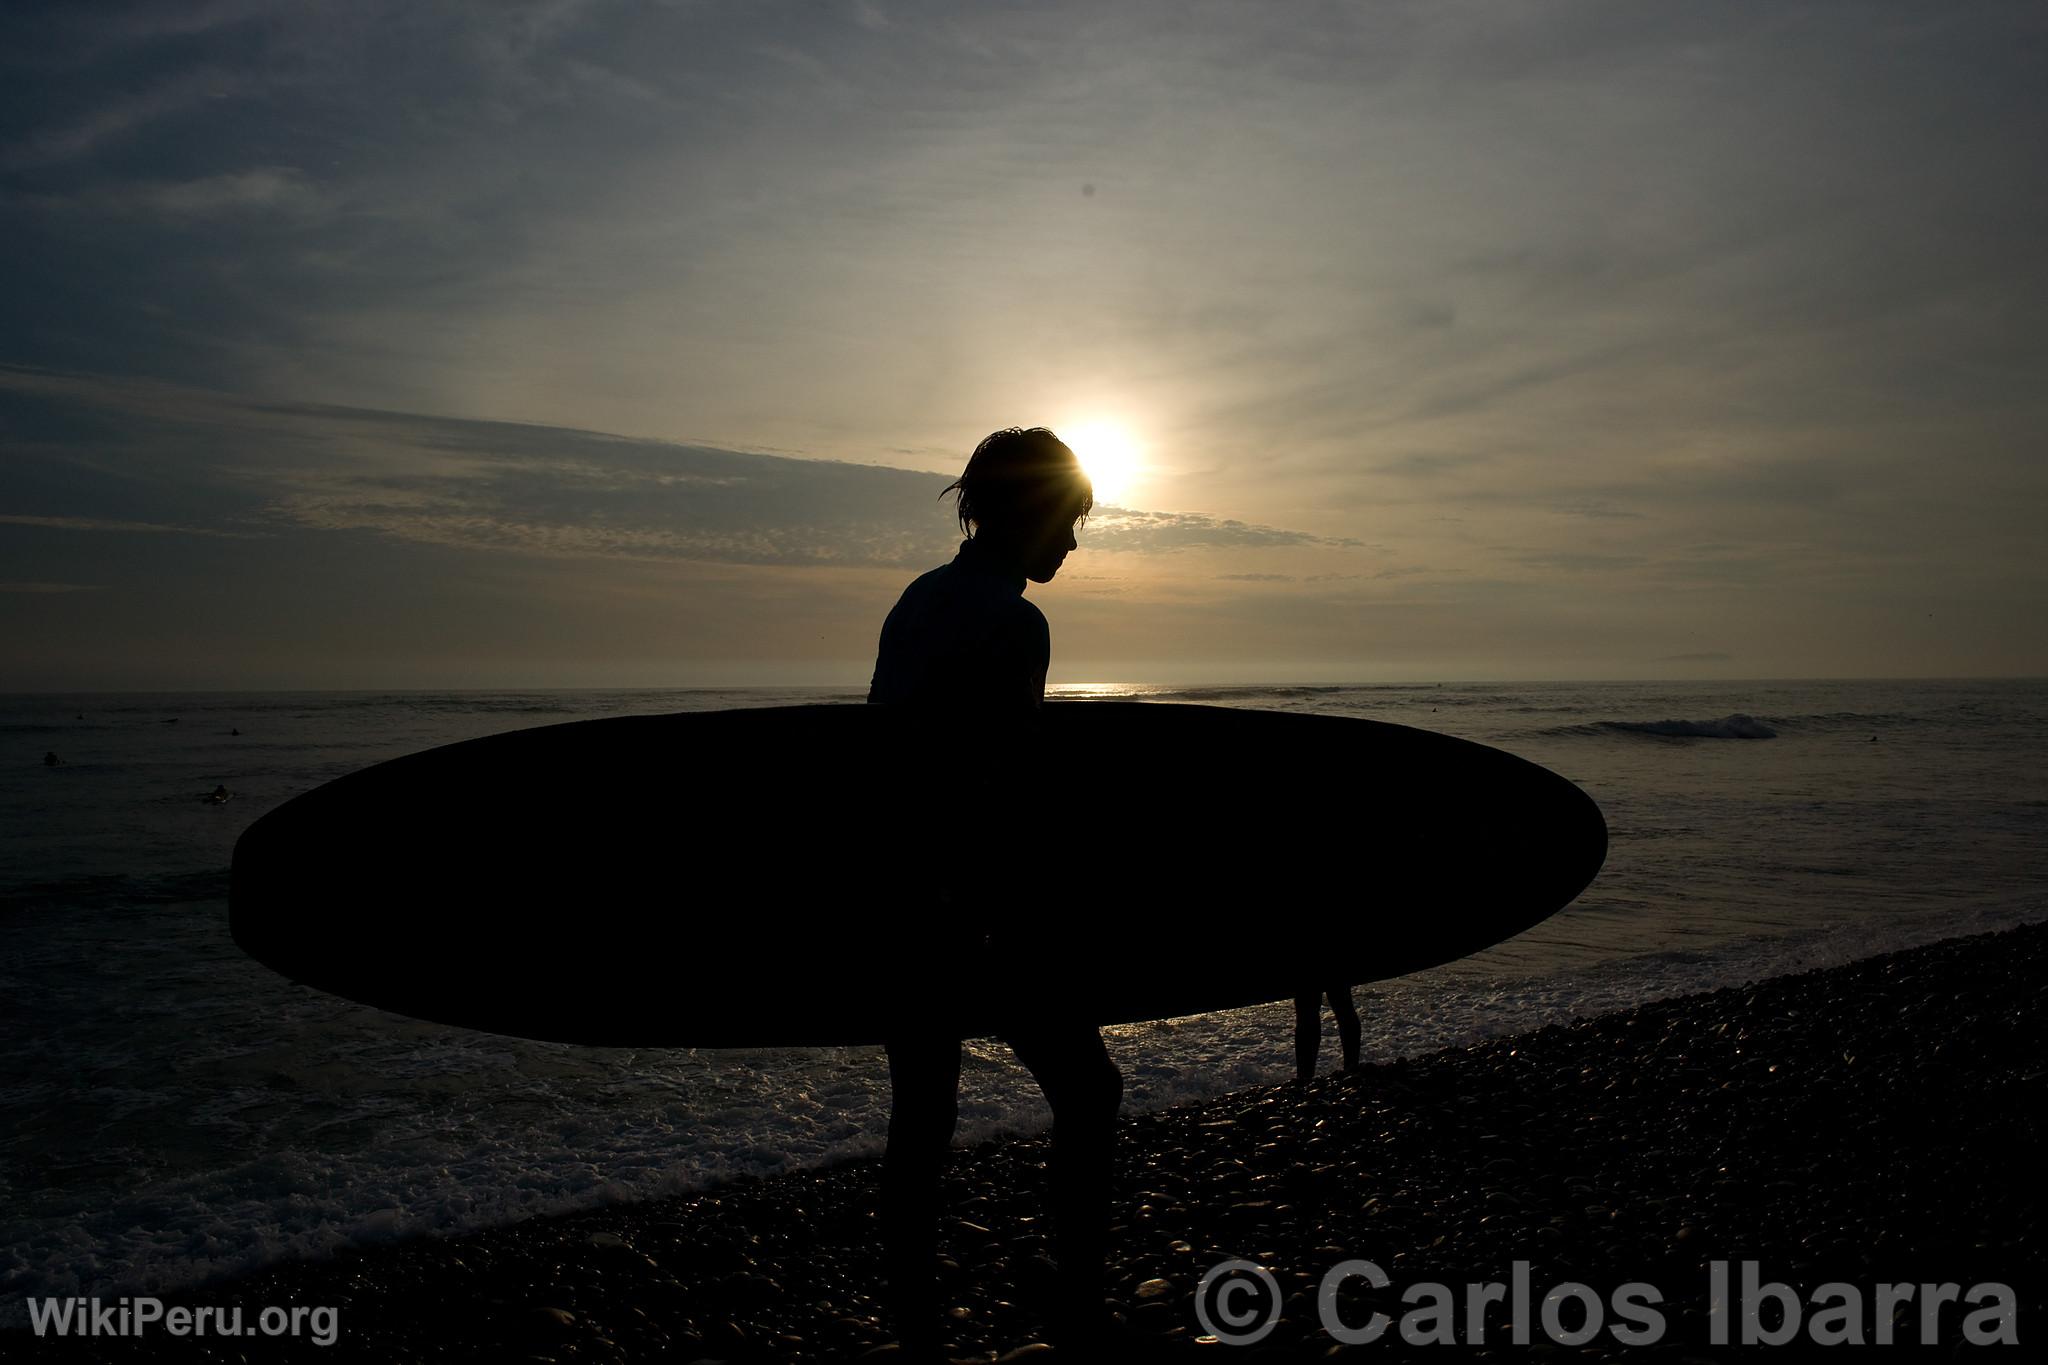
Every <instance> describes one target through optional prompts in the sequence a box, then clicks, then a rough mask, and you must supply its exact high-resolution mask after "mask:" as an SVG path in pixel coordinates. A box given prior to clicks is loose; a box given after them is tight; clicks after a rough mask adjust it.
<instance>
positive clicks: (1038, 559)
mask: <svg viewBox="0 0 2048 1365" xmlns="http://www.w3.org/2000/svg"><path fill="white" fill-rule="evenodd" d="M1080 520H1081V517H1080V513H1079V512H1078V511H1067V512H1064V513H1063V514H1062V515H1061V516H1060V517H1058V518H1057V519H1055V520H1053V521H1051V522H1048V523H1047V524H1046V525H1045V526H1044V527H1043V528H1042V529H1041V530H1040V532H1039V533H1038V535H1037V536H1035V537H1033V538H1032V540H1031V541H1030V542H1029V543H1028V544H1026V545H1025V547H1024V576H1025V577H1026V578H1028V579H1030V580H1031V581H1032V582H1033V583H1050V582H1052V578H1053V575H1054V574H1056V573H1058V572H1059V571H1060V565H1062V564H1064V563H1065V562H1066V559H1067V556H1068V555H1070V554H1072V553H1073V552H1074V550H1075V549H1076V548H1077V547H1078V546H1079V545H1080V541H1079V540H1077V539H1076V538H1075V535H1074V528H1075V526H1077V525H1078V524H1079V523H1080Z"/></svg>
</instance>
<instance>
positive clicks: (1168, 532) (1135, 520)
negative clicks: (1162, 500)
mask: <svg viewBox="0 0 2048 1365" xmlns="http://www.w3.org/2000/svg"><path fill="white" fill-rule="evenodd" d="M1086 534H1087V536H1088V546H1089V548H1090V549H1095V550H1122V551H1132V552H1136V553H1140V554H1159V553H1165V552H1170V551H1173V550H1193V549H1203V550H1217V549H1269V548H1273V547H1276V546H1286V545H1316V546H1325V547H1331V548H1353V547H1357V546H1359V545H1362V544H1363V543H1364V542H1362V541H1357V540H1352V539H1350V538H1348V537H1342V536H1317V535H1310V534H1309V533H1308V532H1306V531H1283V530H1278V529H1276V528H1274V527H1271V526H1254V525H1250V524H1248V523H1246V522H1242V521H1236V520H1232V519H1228V518H1218V517H1212V516H1207V515H1204V514H1203V513H1199V512H1137V511H1132V510H1131V509H1129V508H1125V507H1103V508H1098V509H1097V510H1096V511H1095V513H1094V514H1093V515H1091V516H1090V517H1089V519H1088V529H1087V533H1086Z"/></svg>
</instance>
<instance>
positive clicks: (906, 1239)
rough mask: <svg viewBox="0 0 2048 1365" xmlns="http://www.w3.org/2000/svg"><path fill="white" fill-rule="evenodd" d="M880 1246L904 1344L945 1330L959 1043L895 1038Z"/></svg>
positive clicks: (890, 1047)
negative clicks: (942, 1290)
mask: <svg viewBox="0 0 2048 1365" xmlns="http://www.w3.org/2000/svg"><path fill="white" fill-rule="evenodd" d="M888 1052H889V1145H888V1148H887V1150H886V1151H885V1152H884V1154H883V1156H882V1241H883V1257H884V1262H885V1266H884V1268H885V1270H886V1271H887V1274H888V1277H889V1302H890V1309H891V1314H892V1316H893V1317H894V1318H895V1327H896V1333H897V1335H898V1336H899V1337H900V1338H901V1339H902V1340H903V1341H904V1343H905V1344H906V1345H908V1344H910V1343H912V1342H924V1341H932V1340H935V1339H936V1337H937V1333H938V1329H939V1287H938V1280H937V1278H936V1276H937V1263H938V1258H939V1171H940V1169H941V1168H942V1167H943V1166H944V1165H945V1161H946V1152H947V1150H948V1149H949V1148H950V1147H951V1146H952V1143H953V1126H954V1124H955V1123H956V1122H958V1120H959V1114H960V1040H959V1039H957V1038H944V1037H929V1036H910V1037H902V1038H894V1039H891V1040H890V1042H889V1045H888Z"/></svg>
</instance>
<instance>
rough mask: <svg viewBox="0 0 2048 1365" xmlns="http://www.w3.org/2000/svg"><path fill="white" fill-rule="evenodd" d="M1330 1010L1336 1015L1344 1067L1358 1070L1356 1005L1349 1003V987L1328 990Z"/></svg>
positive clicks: (1349, 1069) (1347, 1069)
mask: <svg viewBox="0 0 2048 1365" xmlns="http://www.w3.org/2000/svg"><path fill="white" fill-rule="evenodd" d="M1330 1012H1331V1013H1333V1014H1335V1015H1336V1016H1337V1038H1338V1041H1339V1042H1341V1043H1342V1044H1343V1047H1344V1069H1345V1070H1346V1071H1356V1070H1358V1006H1356V1005H1354V1004H1352V1003H1351V988H1350V987H1349V986H1337V987H1334V988H1333V989H1332V990H1331V991H1330Z"/></svg>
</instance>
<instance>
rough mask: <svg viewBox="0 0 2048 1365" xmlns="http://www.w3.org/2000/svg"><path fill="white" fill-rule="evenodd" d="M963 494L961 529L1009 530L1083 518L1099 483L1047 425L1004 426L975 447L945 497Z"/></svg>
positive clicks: (971, 533) (968, 531) (960, 500)
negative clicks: (1089, 475)
mask: <svg viewBox="0 0 2048 1365" xmlns="http://www.w3.org/2000/svg"><path fill="white" fill-rule="evenodd" d="M947 493H953V494H957V495H958V510H959V513H960V529H961V531H962V532H964V533H965V534H966V535H967V537H968V539H970V540H971V539H973V538H974V532H975V529H976V528H977V527H980V528H987V527H990V526H995V527H1000V528H1003V529H1006V530H1007V529H1009V528H1012V527H1016V528H1026V527H1033V526H1043V525H1047V524H1050V523H1053V522H1055V521H1057V520H1073V521H1079V520H1081V519H1082V518H1084V517H1086V516H1087V515H1088V513H1089V511H1090V510H1091V509H1092V508H1093V507H1094V506H1095V486H1094V485H1093V484H1092V483H1090V482H1089V481H1088V474H1087V472H1086V471H1085V470H1083V469H1082V468H1081V461H1080V459H1079V458H1078V457H1076V456H1075V454H1074V452H1073V451H1072V450H1071V449H1069V448H1068V446H1067V443H1066V442H1065V441H1062V440H1061V439H1060V438H1059V437H1057V436H1055V435H1053V434H1052V432H1051V431H1049V430H1047V429H1046V428H1044V427H1004V428H1003V429H1002V430H1001V431H998V432H994V433H992V434H991V435H990V436H989V437H988V438H987V439H986V440H984V441H983V442H982V443H981V444H980V445H978V446H976V447H975V448H974V454H972V455H970V456H969V457H968V459H967V468H966V469H965V470H964V471H962V473H961V475H960V477H959V478H957V479H955V480H953V482H952V483H950V484H948V485H947V486H946V488H945V490H944V491H943V492H941V493H940V494H939V496H940V497H942V498H943V497H945V496H946V494H947Z"/></svg>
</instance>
